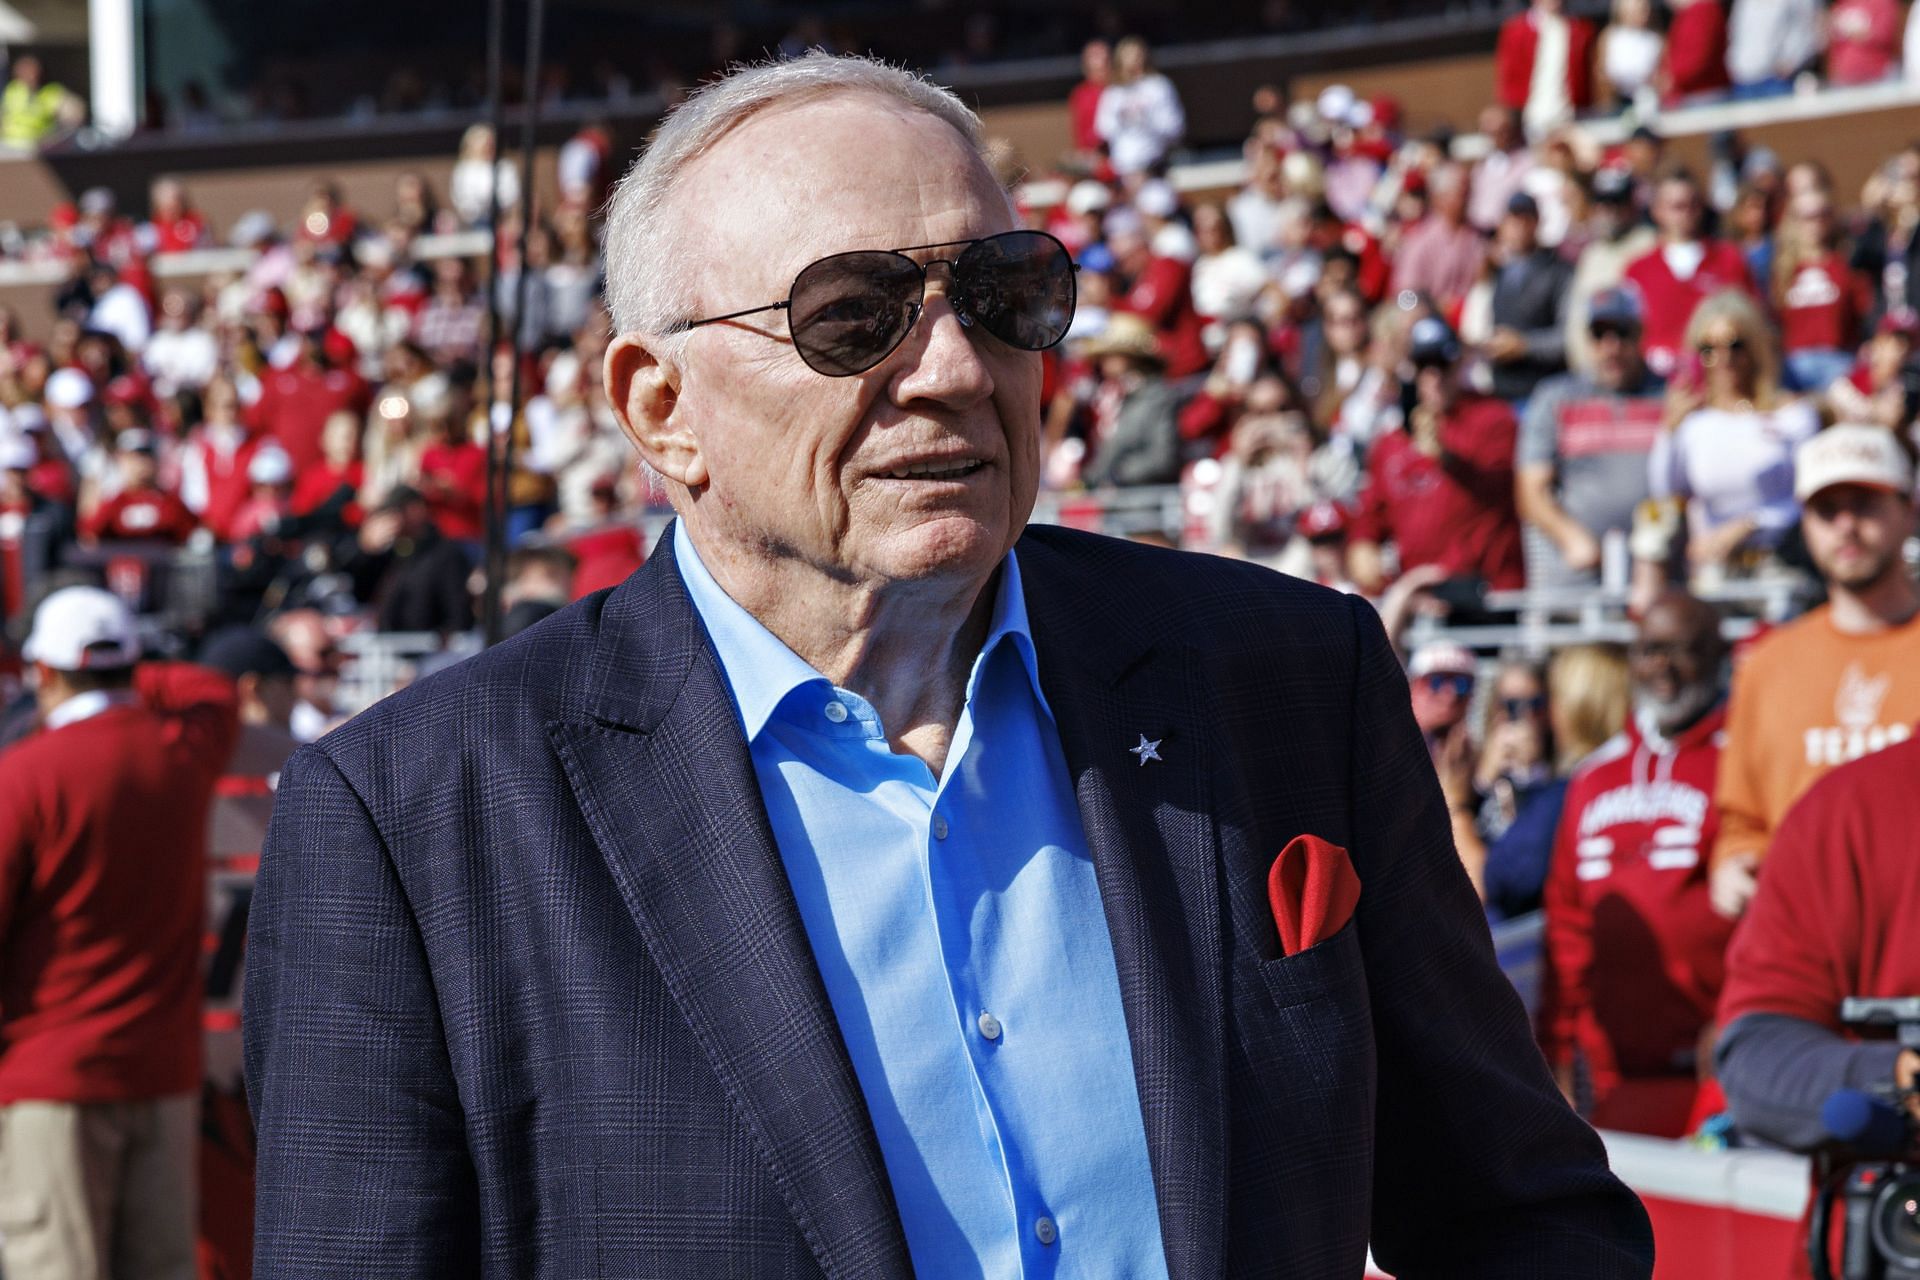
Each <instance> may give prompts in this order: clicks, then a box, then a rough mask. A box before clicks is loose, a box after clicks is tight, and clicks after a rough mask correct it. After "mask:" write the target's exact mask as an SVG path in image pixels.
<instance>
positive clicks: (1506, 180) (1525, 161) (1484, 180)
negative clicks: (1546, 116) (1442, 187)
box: [1467, 105, 1533, 235]
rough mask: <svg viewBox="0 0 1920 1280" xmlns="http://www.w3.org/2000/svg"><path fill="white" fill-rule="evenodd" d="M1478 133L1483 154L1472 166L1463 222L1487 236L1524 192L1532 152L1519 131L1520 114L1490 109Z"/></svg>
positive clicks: (1511, 110) (1483, 114) (1481, 119)
mask: <svg viewBox="0 0 1920 1280" xmlns="http://www.w3.org/2000/svg"><path fill="white" fill-rule="evenodd" d="M1480 132H1481V133H1483V134H1485V135H1486V138H1487V154H1485V155H1484V156H1481V157H1480V159H1479V162H1478V163H1476V164H1475V165H1474V166H1473V181H1472V195H1471V197H1470V198H1469V200H1468V202H1467V221H1468V222H1471V223H1472V224H1473V225H1474V226H1475V227H1476V228H1478V229H1479V230H1480V231H1482V232H1485V233H1486V234H1488V235H1491V234H1492V233H1493V232H1494V230H1495V229H1496V228H1497V227H1499V225H1500V219H1502V218H1504V217H1506V216H1507V206H1508V205H1509V204H1510V203H1511V202H1512V200H1513V198H1514V197H1515V196H1516V195H1519V194H1520V193H1521V192H1522V191H1524V190H1526V186H1527V181H1528V179H1529V178H1530V177H1531V176H1532V174H1533V152H1532V150H1531V149H1530V148H1529V147H1528V146H1527V136H1526V134H1525V133H1523V132H1521V129H1520V113H1519V112H1518V111H1515V110H1513V109H1512V108H1511V107H1502V106H1498V105H1495V106H1491V107H1487V108H1486V109H1485V110H1483V111H1481V113H1480Z"/></svg>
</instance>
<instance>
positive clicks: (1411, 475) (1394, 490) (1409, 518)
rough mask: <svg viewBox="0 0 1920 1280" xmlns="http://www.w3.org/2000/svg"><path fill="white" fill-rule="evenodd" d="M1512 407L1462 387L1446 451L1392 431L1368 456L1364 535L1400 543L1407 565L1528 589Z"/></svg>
mask: <svg viewBox="0 0 1920 1280" xmlns="http://www.w3.org/2000/svg"><path fill="white" fill-rule="evenodd" d="M1518 433H1519V429H1518V427H1517V426H1516V425H1515V423H1514V419H1513V410H1512V409H1509V408H1508V407H1507V405H1506V402H1505V401H1502V400H1495V399H1493V398H1492V397H1491V396H1482V395H1475V394H1473V393H1471V392H1462V393H1461V394H1460V400H1459V402H1458V403H1457V404H1456V405H1455V406H1454V408H1453V412H1452V413H1450V414H1448V415H1447V418H1446V421H1445V422H1443V423H1442V424H1441V426H1440V451H1441V456H1440V457H1438V458H1430V457H1428V456H1427V455H1426V454H1424V453H1422V452H1420V450H1419V449H1417V448H1415V447H1414V443H1413V437H1412V436H1410V435H1408V434H1407V432H1405V431H1389V432H1387V433H1386V434H1385V435H1383V436H1381V437H1380V438H1379V439H1378V440H1376V441H1374V443H1373V448H1372V450H1371V451H1370V452H1369V453H1368V455H1367V482H1366V486H1365V488H1363V489H1362V490H1361V492H1360V510H1359V512H1358V513H1357V514H1356V516H1355V517H1354V521H1353V526H1352V536H1353V538H1354V539H1355V540H1356V541H1367V542H1385V541H1387V540H1389V539H1391V540H1392V541H1393V542H1395V543H1396V544H1398V546H1399V548H1400V568H1401V569H1402V570H1403V571H1404V570H1407V569H1411V568H1414V567H1415V566H1417V565H1423V564H1434V565H1439V566H1440V567H1441V569H1443V570H1444V571H1445V572H1446V573H1447V576H1449V577H1480V578H1485V579H1486V580H1487V584H1488V585H1489V586H1491V587H1492V588H1493V589H1494V590H1496V591H1517V590H1519V589H1520V588H1521V587H1524V586H1526V584H1527V583H1526V567H1525V565H1524V563H1523V562H1522V560H1521V556H1520V516H1519V513H1518V511H1517V510H1516V509H1515V507H1514V501H1513V450H1514V442H1515V437H1516V436H1517V435H1518Z"/></svg>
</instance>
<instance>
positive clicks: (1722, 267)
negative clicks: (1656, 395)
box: [1627, 240, 1754, 378]
mask: <svg viewBox="0 0 1920 1280" xmlns="http://www.w3.org/2000/svg"><path fill="white" fill-rule="evenodd" d="M1627 283H1629V284H1631V285H1633V286H1634V287H1635V288H1636V289H1638V290H1639V291H1640V311H1641V314H1642V315H1644V316H1645V317H1646V321H1645V327H1644V329H1643V330H1642V332H1641V344H1642V347H1641V349H1642V350H1643V351H1644V352H1645V353H1646V361H1647V367H1648V368H1650V369H1652V370H1653V371H1654V372H1655V373H1657V374H1659V375H1660V376H1661V377H1663V378H1669V377H1672V376H1673V371H1674V370H1675V369H1676V368H1678V367H1679V365H1680V357H1681V355H1682V354H1683V353H1682V352H1681V350H1680V348H1681V346H1682V345H1683V344H1684V343H1685V341H1686V334H1687V322H1688V321H1689V320H1691V319H1693V309H1694V308H1695V307H1697V306H1699V305H1700V301H1701V299H1703V298H1705V297H1707V296H1708V295H1709V294H1714V293H1718V292H1720V291H1721V290H1722V289H1745V290H1746V291H1747V292H1748V293H1753V292H1754V288H1753V274H1752V272H1750V271H1749V270H1748V269H1747V256H1746V255H1745V254H1744V253H1741V252H1740V246H1739V245H1736V244H1729V243H1728V242H1726V241H1724V240H1694V241H1690V242H1688V243H1686V244H1663V245H1659V246H1656V247H1655V248H1654V250H1653V252H1651V253H1649V254H1647V255H1646V256H1644V257H1641V258H1636V259H1634V260H1633V261H1632V262H1630V263H1628V264H1627Z"/></svg>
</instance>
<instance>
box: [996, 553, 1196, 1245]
mask: <svg viewBox="0 0 1920 1280" xmlns="http://www.w3.org/2000/svg"><path fill="white" fill-rule="evenodd" d="M1019 554H1020V558H1021V559H1020V567H1021V572H1022V577H1023V578H1024V580H1025V582H1026V594H1027V609H1028V614H1029V616H1030V618H1031V620H1032V625H1033V628H1034V638H1035V647H1036V649H1037V651H1038V654H1039V661H1040V675H1041V684H1042V686H1043V687H1044V688H1045V690H1046V694H1047V701H1048V703H1049V705H1050V706H1051V707H1052V708H1053V711H1054V715H1055V717H1056V719H1057V721H1058V723H1059V726H1060V738H1061V748H1062V750H1063V752H1064V754H1065V756H1066V760H1067V768H1068V770H1069V772H1070V773H1071V774H1072V776H1073V780H1074V791H1075V795H1076V798H1077V799H1078V802H1079V807H1080V815H1081V821H1082V823H1083V824H1084V825H1085V828H1086V835H1087V844H1088V847H1089V849H1090V851H1091V852H1092V855H1093V861H1094V868H1095V874H1096V875H1097V877H1098V879H1099V883H1100V896H1101V901H1102V904H1103V906H1104V908H1105V913H1106V918H1107V928H1108V931H1109V932H1110V934H1111V935H1112V939H1113V953H1114V961H1115V964H1116V966H1117V968H1118V970H1119V976H1120V997H1121V1001H1122V1004H1123V1005H1124V1007H1125V1010H1126V1016H1127V1033H1128V1038H1129V1040H1130V1042H1131V1045H1132V1050H1133V1069H1134V1078H1135V1080H1136V1082H1137V1084H1138V1087H1139V1090H1140V1109H1141V1117H1142V1119H1143V1120H1144V1121H1145V1123H1146V1133H1147V1153H1148V1156H1149V1159H1150V1160H1151V1162H1152V1166H1153V1175H1154V1189H1155V1192H1156V1194H1157V1197H1158V1200H1159V1207H1160V1230H1161V1236H1162V1239H1163V1243H1164V1244H1165V1246H1166V1252H1167V1265H1168V1270H1169V1272H1170V1274H1171V1275H1172V1276H1173V1277H1175V1280H1183V1278H1185V1277H1205V1276H1217V1275H1219V1274H1221V1272H1222V1268H1223V1266H1224V1248H1225V1234H1226V1203H1227V1187H1226V1167H1227V1132H1226V1101H1225V1096H1226V1088H1227V1078H1226V1068H1225V1056H1224V1050H1223V1047H1222V1044H1223V1039H1224V1031H1223V1012H1222V1010H1223V988H1224V982H1225V975H1224V972H1223V969H1222V966H1223V965H1224V963H1225V959H1224V957H1225V949H1224V946H1223V944H1222V941H1221V934H1220V896H1221V885H1220V872H1219V855H1218V846H1217V839H1216V833H1215V824H1214V817H1213V809H1212V797H1211V785H1210V773H1209V765H1208V735H1207V726H1206V719H1207V717H1206V713H1205V703H1204V698H1205V693H1204V690H1203V689H1202V687H1201V681H1200V678H1199V673H1198V671H1197V670H1196V669H1195V665H1194V660H1193V657H1192V654H1191V652H1190V650H1189V649H1188V648H1187V647H1186V646H1184V645H1182V644H1179V643H1178V642H1173V643H1168V642H1165V641H1157V640H1156V639H1155V638H1154V637H1150V636H1146V635H1143V634H1141V633H1140V630H1139V628H1138V626H1137V625H1136V624H1135V623H1134V622H1133V620H1132V617H1131V616H1130V615H1128V614H1127V613H1125V612H1124V611H1122V610H1120V609H1117V608H1116V607H1114V604H1113V602H1112V598H1111V597H1110V596H1106V595H1103V594H1101V593H1099V592H1096V591H1094V590H1091V589H1088V588H1087V587H1086V586H1085V585H1084V584H1085V583H1086V582H1087V579H1088V577H1089V572H1090V571H1089V570H1088V569H1087V567H1086V566H1084V565H1077V564H1073V563H1069V562H1065V558H1064V557H1062V556H1061V555H1060V553H1059V552H1058V551H1056V550H1054V549H1053V548H1052V547H1050V546H1047V545H1045V544H1041V543H1037V542H1036V540H1035V539H1034V538H1032V537H1028V538H1026V539H1023V540H1022V542H1021V544H1020V549H1019ZM1142 737H1144V738H1145V739H1146V740H1147V742H1149V743H1154V742H1157V743H1158V745H1157V747H1156V748H1155V749H1154V752H1153V754H1157V755H1158V756H1159V759H1157V760H1154V759H1144V758H1143V757H1144V756H1145V755H1147V754H1148V753H1146V752H1140V753H1136V752H1135V751H1134V750H1133V749H1134V748H1137V747H1139V745H1140V742H1139V740H1140V739H1141V738H1142Z"/></svg>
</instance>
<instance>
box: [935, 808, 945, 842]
mask: <svg viewBox="0 0 1920 1280" xmlns="http://www.w3.org/2000/svg"><path fill="white" fill-rule="evenodd" d="M933 838H934V839H935V840H945V839H946V838H947V820H946V819H945V818H943V817H941V816H940V815H939V814H937V813H936V814H934V815H933Z"/></svg>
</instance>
